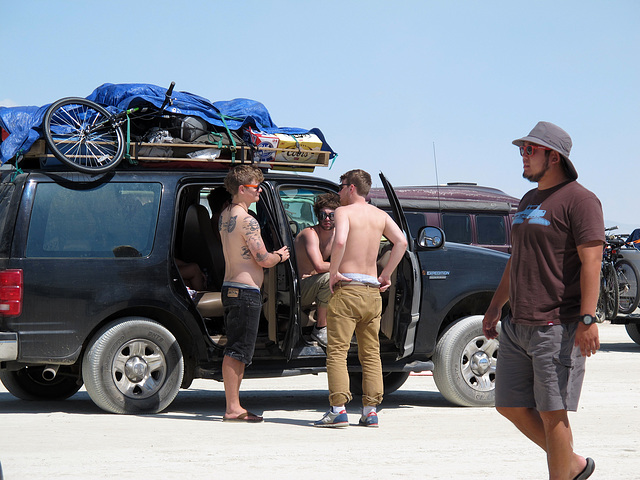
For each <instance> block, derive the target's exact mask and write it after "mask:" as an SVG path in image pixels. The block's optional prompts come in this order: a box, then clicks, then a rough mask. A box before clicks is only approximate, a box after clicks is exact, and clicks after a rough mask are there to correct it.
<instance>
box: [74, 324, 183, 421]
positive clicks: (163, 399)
mask: <svg viewBox="0 0 640 480" xmlns="http://www.w3.org/2000/svg"><path fill="white" fill-rule="evenodd" d="M183 375H184V360H183V357H182V351H181V349H180V346H179V345H178V342H177V340H176V339H175V337H174V336H173V335H172V334H171V332H170V331H169V330H167V329H166V328H164V327H163V326H162V325H160V324H159V323H157V322H154V321H152V320H149V319H146V318H135V317H128V318H123V319H120V320H118V321H116V322H114V323H111V324H109V325H107V326H106V327H104V328H103V329H102V330H100V331H99V332H98V333H97V334H96V335H95V337H94V338H93V340H92V342H91V344H90V345H89V347H88V349H87V351H86V352H85V355H84V359H83V362H82V377H83V378H84V380H85V388H86V389H87V392H88V393H89V396H90V397H91V399H92V400H93V401H94V403H95V404H96V405H98V406H99V407H100V408H102V409H103V410H106V411H107V412H112V413H127V414H140V413H158V412H160V411H162V410H164V409H165V408H166V407H167V406H168V405H169V404H170V403H171V402H172V401H173V400H174V398H175V397H176V395H177V394H178V392H179V391H180V384H181V383H182V377H183Z"/></svg>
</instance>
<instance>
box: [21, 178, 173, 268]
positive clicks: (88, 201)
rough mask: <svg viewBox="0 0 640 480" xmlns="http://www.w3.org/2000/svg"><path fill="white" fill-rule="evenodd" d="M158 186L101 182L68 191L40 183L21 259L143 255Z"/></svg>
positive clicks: (150, 234) (155, 209)
mask: <svg viewBox="0 0 640 480" xmlns="http://www.w3.org/2000/svg"><path fill="white" fill-rule="evenodd" d="M161 190H162V186H161V184H159V183H115V182H114V183H106V184H104V185H101V186H100V187H98V188H94V189H91V190H72V189H69V188H65V187H63V186H61V185H59V184H57V183H40V184H38V186H37V188H36V192H35V197H34V203H33V210H32V213H31V221H30V223H29V234H28V238H27V248H26V256H27V257H45V258H58V257H140V256H142V257H144V256H147V255H149V254H150V253H151V248H152V246H153V239H154V232H155V228H156V224H157V221H158V209H159V206H160V193H161Z"/></svg>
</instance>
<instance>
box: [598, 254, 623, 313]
mask: <svg viewBox="0 0 640 480" xmlns="http://www.w3.org/2000/svg"><path fill="white" fill-rule="evenodd" d="M602 277H603V279H604V317H605V318H606V319H607V320H615V318H616V317H617V316H618V305H619V297H618V295H619V292H618V276H617V274H616V270H615V268H614V267H613V264H611V263H605V264H604V265H603V271H602Z"/></svg>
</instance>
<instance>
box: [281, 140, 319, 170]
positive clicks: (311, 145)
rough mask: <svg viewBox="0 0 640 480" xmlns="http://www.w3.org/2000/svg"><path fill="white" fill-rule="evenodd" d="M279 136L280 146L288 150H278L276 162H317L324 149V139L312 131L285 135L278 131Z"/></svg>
mask: <svg viewBox="0 0 640 480" xmlns="http://www.w3.org/2000/svg"><path fill="white" fill-rule="evenodd" d="M275 136H276V137H277V138H278V148H284V149H287V150H284V151H283V150H278V152H277V153H276V162H295V163H317V162H318V158H319V153H313V152H314V151H317V152H320V150H321V149H322V141H321V140H320V139H319V138H318V136H317V135H314V134H312V133H304V134H296V135H285V134H282V133H276V134H275Z"/></svg>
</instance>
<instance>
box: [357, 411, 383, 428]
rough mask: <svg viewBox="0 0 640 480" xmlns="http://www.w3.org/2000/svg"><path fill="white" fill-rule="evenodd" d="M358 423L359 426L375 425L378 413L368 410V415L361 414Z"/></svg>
mask: <svg viewBox="0 0 640 480" xmlns="http://www.w3.org/2000/svg"><path fill="white" fill-rule="evenodd" d="M358 425H360V426H361V427H377V426H378V414H377V413H376V412H370V413H369V415H362V416H361V417H360V421H359V422H358Z"/></svg>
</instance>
